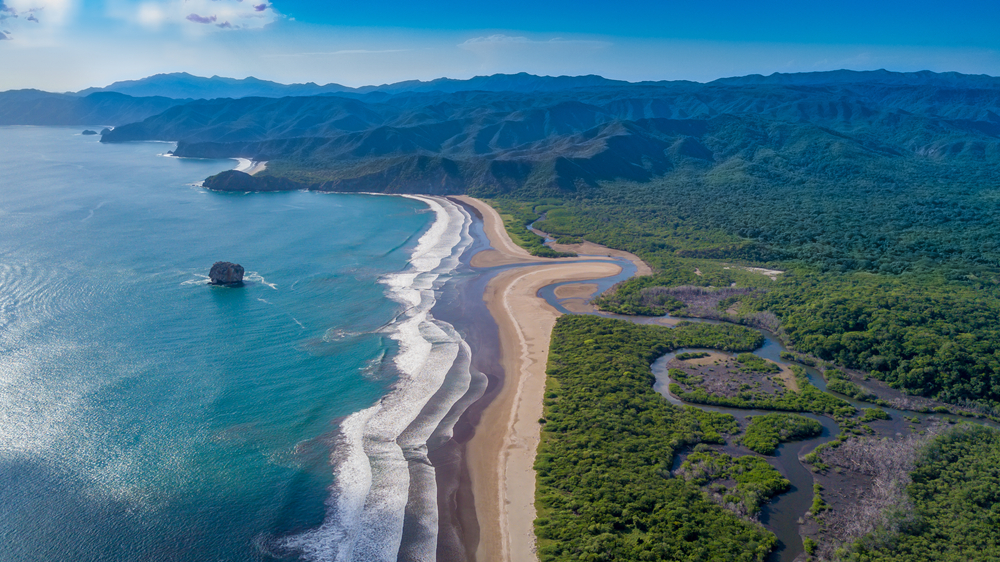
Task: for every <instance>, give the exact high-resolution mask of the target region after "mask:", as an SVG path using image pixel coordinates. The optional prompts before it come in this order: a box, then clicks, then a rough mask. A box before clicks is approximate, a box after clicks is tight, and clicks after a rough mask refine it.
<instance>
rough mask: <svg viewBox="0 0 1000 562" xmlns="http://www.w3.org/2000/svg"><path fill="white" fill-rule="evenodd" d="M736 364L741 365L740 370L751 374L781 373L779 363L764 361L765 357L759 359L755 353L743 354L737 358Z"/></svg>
mask: <svg viewBox="0 0 1000 562" xmlns="http://www.w3.org/2000/svg"><path fill="white" fill-rule="evenodd" d="M736 362H737V363H739V364H740V370H741V371H744V372H750V373H780V372H781V367H779V366H778V364H777V363H773V362H771V361H768V360H767V359H764V358H763V357H757V356H756V355H754V354H753V353H741V354H739V355H737V356H736Z"/></svg>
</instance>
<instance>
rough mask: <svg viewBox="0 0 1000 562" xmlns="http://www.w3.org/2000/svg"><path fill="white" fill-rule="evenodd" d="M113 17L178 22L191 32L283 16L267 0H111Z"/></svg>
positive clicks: (150, 24) (154, 24)
mask: <svg viewBox="0 0 1000 562" xmlns="http://www.w3.org/2000/svg"><path fill="white" fill-rule="evenodd" d="M107 13H108V15H109V16H110V17H112V18H115V19H119V20H124V21H127V22H131V23H135V24H138V25H141V26H143V27H146V28H150V29H157V28H160V27H163V26H175V27H179V28H181V29H183V30H184V31H186V32H187V33H190V34H195V35H197V34H202V33H205V32H207V31H210V30H219V29H259V28H262V27H264V26H265V25H267V24H269V23H272V22H274V21H276V20H278V19H279V18H281V17H282V16H281V15H280V14H279V13H278V12H276V11H275V10H274V6H272V5H271V3H270V2H268V1H267V0H246V1H243V0H149V1H147V2H143V3H142V4H139V5H136V4H135V3H133V2H128V1H127V0H114V1H113V2H109V3H108V10H107Z"/></svg>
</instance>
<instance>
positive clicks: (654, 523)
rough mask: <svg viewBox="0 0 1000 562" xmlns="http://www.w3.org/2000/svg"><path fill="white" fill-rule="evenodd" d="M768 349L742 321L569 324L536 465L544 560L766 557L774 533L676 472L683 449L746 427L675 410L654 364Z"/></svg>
mask: <svg viewBox="0 0 1000 562" xmlns="http://www.w3.org/2000/svg"><path fill="white" fill-rule="evenodd" d="M760 343H761V338H760V335H759V334H758V333H756V332H754V331H752V330H748V329H746V328H742V327H739V326H713V325H707V324H692V323H685V324H682V325H680V326H678V327H676V328H672V329H671V328H664V327H660V326H644V325H636V324H633V323H630V322H624V321H618V320H610V319H604V318H599V317H594V316H563V317H562V318H560V319H559V321H558V322H557V323H556V327H555V329H554V330H553V333H552V347H551V353H550V355H549V366H548V377H547V379H546V394H545V419H546V420H547V423H546V424H545V425H544V426H542V439H541V443H540V445H539V448H538V456H537V458H536V461H535V470H536V471H537V477H538V478H537V482H538V487H537V489H536V501H535V505H536V508H537V509H538V519H536V521H535V532H536V534H537V536H538V538H539V541H538V546H539V548H538V555H539V559H540V560H542V561H543V562H549V561H556V560H560V561H561V560H714V559H725V560H737V561H742V560H747V561H750V560H764V558H765V557H766V555H767V553H768V552H769V551H770V550H771V548H772V547H773V546H774V544H775V539H774V537H773V535H771V534H770V533H768V532H767V531H765V530H764V529H762V528H761V527H759V526H758V525H756V524H752V523H748V522H746V521H743V520H741V519H739V518H738V517H736V516H735V515H733V514H731V513H729V512H728V511H726V510H724V509H723V508H721V507H720V506H718V505H716V504H714V503H712V502H711V501H709V500H708V499H707V498H706V497H705V495H704V493H703V492H702V491H700V490H699V489H698V487H697V486H694V485H693V484H690V483H688V482H685V481H684V480H682V479H678V478H671V477H670V468H671V466H672V463H673V459H674V455H675V454H676V453H677V451H678V450H679V449H681V448H683V447H686V446H689V445H694V444H696V443H718V442H721V441H722V435H723V434H727V433H730V434H731V433H734V432H736V431H737V424H736V420H735V419H734V418H733V417H732V416H729V415H721V414H714V413H710V412H703V411H701V410H699V409H697V408H693V407H679V406H674V405H671V404H669V403H668V402H667V401H666V400H665V399H664V398H663V397H662V396H661V395H660V394H658V393H657V392H655V391H654V390H653V382H654V380H655V379H654V377H653V374H652V371H651V370H650V367H649V366H650V364H651V363H652V362H653V361H654V360H656V359H657V358H658V357H660V356H662V355H663V354H664V353H666V352H668V351H670V350H672V349H678V348H682V347H708V348H716V349H723V350H727V351H734V352H737V351H746V350H749V349H754V348H756V347H757V346H758V345H760Z"/></svg>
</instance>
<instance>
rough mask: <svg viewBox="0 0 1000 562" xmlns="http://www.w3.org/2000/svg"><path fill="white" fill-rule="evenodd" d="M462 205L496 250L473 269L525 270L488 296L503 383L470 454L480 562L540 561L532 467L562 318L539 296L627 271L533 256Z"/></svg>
mask: <svg viewBox="0 0 1000 562" xmlns="http://www.w3.org/2000/svg"><path fill="white" fill-rule="evenodd" d="M456 199H458V200H459V201H461V202H462V203H465V204H467V205H469V206H470V207H473V208H474V209H475V210H476V211H478V213H477V214H479V215H481V216H482V218H483V224H484V228H485V231H486V234H487V236H488V237H489V239H490V243H491V244H492V246H493V248H494V249H493V250H487V251H485V252H480V254H477V256H476V257H479V256H481V255H483V254H488V255H487V258H486V259H481V260H479V261H478V263H477V260H475V259H473V261H472V264H473V265H474V266H477V267H491V266H494V265H502V264H513V263H523V264H526V266H525V267H519V268H516V269H511V270H507V271H503V272H501V273H500V274H498V275H497V276H496V277H495V278H493V279H492V280H491V281H490V283H489V284H488V285H487V288H486V293H485V295H484V296H483V298H484V299H485V300H486V303H487V308H488V309H489V310H490V313H491V314H492V315H493V317H494V319H495V320H496V322H497V325H498V327H499V334H500V353H501V365H502V366H503V370H504V383H503V387H502V389H501V390H500V392H499V394H498V395H497V397H496V398H495V399H494V400H493V402H491V403H490V404H489V406H487V407H486V409H485V410H484V412H483V415H482V417H481V418H480V421H479V424H478V425H477V426H476V430H475V435H474V436H473V437H472V439H471V440H470V441H469V443H468V445H467V449H466V451H467V459H468V460H467V462H468V465H469V474H470V479H471V482H472V490H473V495H474V497H475V505H476V517H477V519H478V521H479V525H480V538H479V545H478V549H477V551H476V560H478V561H480V562H485V561H490V562H493V561H516V562H526V561H531V560H537V556H536V554H535V535H534V528H533V523H534V519H535V507H534V499H535V497H534V496H535V472H534V468H533V465H534V460H535V453H536V451H537V448H538V441H539V438H540V434H541V426H540V425H539V424H538V418H540V417H541V416H542V396H543V394H544V390H545V367H546V363H547V361H548V352H549V339H550V336H551V333H552V328H553V326H554V325H555V322H556V319H557V318H558V317H559V316H560V313H559V312H558V311H557V310H556V309H554V308H553V307H551V306H550V305H549V304H548V303H546V302H545V301H544V300H543V299H541V298H539V297H538V296H536V294H537V292H538V290H539V289H541V288H542V287H545V286H547V285H551V284H553V283H562V282H568V281H588V280H592V279H600V278H603V277H610V276H613V275H617V274H619V273H621V267H620V266H619V265H617V264H616V263H613V262H610V261H593V260H594V258H587V259H588V261H581V260H580V259H574V258H560V259H545V258H537V257H534V256H531V255H530V254H528V253H527V252H526V251H525V250H524V249H523V248H521V247H519V246H517V245H515V244H514V243H513V241H511V240H510V238H509V237H508V236H507V232H506V231H505V230H504V228H503V222H502V220H501V219H500V216H499V215H498V214H497V212H496V211H495V210H494V209H493V208H492V207H490V206H489V205H486V204H485V203H483V202H482V201H478V200H476V199H472V198H471V197H461V198H456ZM603 255H605V256H607V255H608V254H606V253H605V254H603ZM629 255H631V254H629ZM622 257H624V256H622ZM632 257H633V258H635V260H637V261H639V262H640V263H641V260H638V258H636V257H635V256H632ZM580 289H581V288H580V287H579V286H577V290H580ZM569 290H573V289H569Z"/></svg>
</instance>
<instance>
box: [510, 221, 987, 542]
mask: <svg viewBox="0 0 1000 562" xmlns="http://www.w3.org/2000/svg"><path fill="white" fill-rule="evenodd" d="M539 220H541V219H539ZM533 226H534V224H532V225H531V226H530V227H529V228H531V229H532V231H534V232H536V233H537V234H539V235H541V236H544V237H545V238H546V243H549V242H551V240H552V239H551V238H550V237H549V236H548V235H547V234H546V233H544V232H542V231H539V230H536V229H534V228H533ZM580 257H584V258H585V257H589V256H585V255H581V256H580ZM605 259H606V258H605ZM615 261H616V262H617V263H618V264H619V265H621V267H622V272H621V273H620V274H618V275H616V276H614V277H607V278H604V279H595V280H593V281H583V282H581V281H576V282H568V283H557V284H553V285H549V286H547V287H544V288H542V289H541V290H540V291H539V292H538V296H539V297H541V298H543V299H545V301H546V302H548V303H549V304H550V305H551V306H553V307H555V308H556V309H557V310H559V311H560V312H562V313H564V314H578V312H572V311H570V310H567V308H566V307H565V306H564V302H563V301H566V300H568V299H560V298H558V297H557V296H556V289H558V288H559V287H560V286H562V285H570V284H580V283H589V284H594V285H596V286H597V288H596V290H595V291H594V293H593V294H592V295H591V298H593V297H594V296H596V295H599V294H601V293H603V292H604V291H606V290H607V289H609V288H610V287H611V286H612V285H614V284H615V283H618V282H620V281H624V280H626V279H629V278H631V277H632V276H633V275H635V273H636V266H635V265H634V264H632V263H631V262H629V261H628V260H625V259H617V260H615ZM589 314H596V315H599V316H602V317H606V318H617V319H621V320H627V321H629V322H635V323H639V324H657V325H667V326H669V325H672V324H675V323H676V322H678V321H681V320H683V321H690V322H706V323H711V324H719V323H720V322H719V321H716V320H705V319H699V318H671V317H670V315H666V316H663V317H655V318H651V317H635V316H622V315H617V314H608V313H604V312H591V313H589ZM751 329H755V330H757V331H758V332H760V334H761V335H763V336H764V345H763V346H761V347H760V348H758V349H757V350H756V351H754V354H755V355H757V356H759V357H762V358H764V359H768V360H770V361H773V362H775V363H777V364H779V365H782V366H791V365H793V364H795V363H792V362H789V361H785V360H784V359H782V358H781V352H783V351H788V349H786V348H785V346H784V345H783V344H782V343H781V341H780V340H779V339H778V337H777V336H776V335H775V334H773V333H771V332H768V331H766V330H761V329H757V328H751ZM686 351H714V352H718V350H706V349H694V348H692V349H678V350H676V351H674V352H671V353H668V354H666V355H664V356H663V357H660V358H659V359H658V360H656V361H655V362H654V363H653V365H652V370H653V374H654V375H655V376H656V383H655V384H654V389H655V390H656V391H657V392H659V393H660V394H662V395H663V396H664V397H665V398H666V399H667V400H668V401H669V402H670V403H672V404H677V405H689V406H694V407H696V408H700V409H702V410H706V411H712V412H721V413H726V414H731V415H733V416H734V417H736V418H737V419H738V420H740V421H741V422H742V421H743V420H744V419H745V418H746V417H747V416H753V415H760V414H765V413H770V412H773V411H772V410H744V409H737V408H725V407H718V406H709V405H703V404H691V403H687V402H683V401H681V400H680V399H679V398H677V397H676V396H674V395H672V394H671V393H670V391H669V390H668V389H669V386H670V378H669V376H668V369H667V363H668V362H669V361H670V360H671V359H673V357H674V356H675V355H676V354H677V353H683V352H686ZM796 365H797V364H796ZM800 366H801V365H800ZM805 370H806V374H807V376H808V378H809V381H810V382H811V383H812V384H813V385H814V386H816V387H817V388H819V389H820V390H822V391H825V392H830V394H833V395H834V396H837V397H838V398H840V399H842V400H845V401H846V402H848V403H850V404H851V405H852V406H854V407H855V408H858V409H861V408H872V407H876V406H875V405H873V404H870V403H867V402H860V401H858V400H855V399H853V398H850V397H847V396H844V395H841V394H837V393H835V392H832V391H828V390H827V386H826V380H825V379H824V378H823V376H822V375H821V374H820V372H819V371H818V370H816V369H815V368H812V367H805ZM881 408H882V409H883V410H885V411H886V412H888V413H889V415H890V416H891V418H892V419H891V420H890V421H889V423H890V424H891V426H890V431H892V432H893V433H905V432H906V431H907V421H906V420H905V419H904V416H908V417H910V418H911V419H912V418H919V419H920V420H921V421H923V420H924V419H927V418H929V417H931V416H934V417H936V418H939V419H954V420H956V421H958V420H961V421H973V420H969V419H968V418H961V417H958V416H952V415H942V414H922V413H918V412H912V411H901V410H896V409H893V408H887V407H881ZM802 415H805V416H807V417H809V418H812V419H814V420H817V421H819V422H820V423H821V424H823V433H822V434H821V435H820V436H818V437H815V438H813V439H808V440H805V441H797V442H792V443H783V444H781V445H780V446H779V447H778V449H777V451H776V452H775V454H774V455H773V456H765V457H763V458H765V459H766V460H767V461H768V462H769V463H771V465H772V466H774V467H775V468H776V469H778V471H780V472H781V474H782V475H784V476H785V478H787V479H788V480H789V481H790V482H791V488H790V490H789V491H787V492H785V493H783V494H781V495H779V496H777V497H776V498H775V499H773V500H772V501H771V502H769V503H767V504H765V506H764V507H763V509H762V510H761V513H760V516H759V518H760V522H761V524H763V525H764V527H765V528H767V529H768V530H770V531H771V532H772V533H774V534H775V536H776V537H777V539H778V546H777V548H775V550H774V551H773V552H772V553H771V556H770V557H769V561H770V562H792V561H794V560H795V559H796V558H799V557H800V556H801V555H803V546H802V538H801V536H800V535H799V519H800V518H802V517H803V516H804V515H805V514H806V512H807V511H809V508H810V507H811V505H812V501H813V477H812V473H811V471H810V470H809V469H808V468H807V467H806V466H805V465H804V464H803V463H802V462H801V461H800V460H799V458H800V457H802V456H803V455H806V454H808V453H809V452H810V451H812V450H813V449H815V448H816V447H817V446H819V445H821V444H823V443H826V442H829V441H832V440H834V439H835V438H836V437H837V436H838V435H839V434H840V427H839V425H838V424H837V423H836V422H835V421H834V420H833V419H832V418H830V417H827V416H825V415H824V416H820V415H816V414H808V413H803V414H802ZM975 421H977V423H985V424H986V425H990V426H994V427H995V426H996V424H992V423H989V422H983V421H982V420H975ZM744 425H745V424H744ZM739 453H743V454H754V453H752V452H750V451H748V450H744V449H742V448H741V449H740V450H739ZM682 458H683V455H679V456H678V458H677V459H675V468H676V466H677V465H679V463H680V462H681V459H682Z"/></svg>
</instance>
